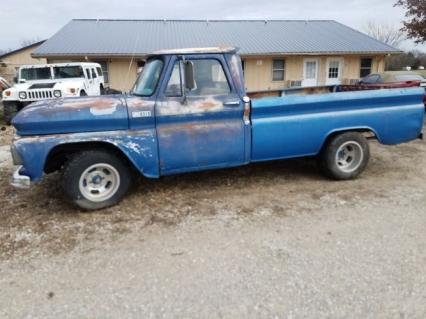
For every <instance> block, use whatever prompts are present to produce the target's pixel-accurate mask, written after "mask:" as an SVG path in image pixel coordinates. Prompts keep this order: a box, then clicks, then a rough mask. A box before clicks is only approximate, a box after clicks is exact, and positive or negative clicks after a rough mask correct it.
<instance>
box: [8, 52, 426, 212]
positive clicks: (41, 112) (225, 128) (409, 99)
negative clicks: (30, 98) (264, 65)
mask: <svg viewBox="0 0 426 319" xmlns="http://www.w3.org/2000/svg"><path fill="white" fill-rule="evenodd" d="M423 95H424V89H419V88H418V89H393V90H377V91H367V92H344V93H331V94H323V95H310V96H291V97H276V98H264V99H258V100H253V101H251V100H250V99H249V98H248V97H247V96H246V93H245V89H244V79H243V72H242V68H241V60H240V58H239V56H238V54H237V53H236V50H235V49H233V48H204V49H182V50H169V51H161V52H156V53H154V54H152V55H151V56H149V57H148V59H147V62H146V65H145V67H144V70H143V72H142V74H141V75H140V76H139V78H138V80H137V81H136V84H135V86H134V88H133V89H132V91H131V92H130V93H129V94H124V95H114V96H113V95H111V96H100V97H84V98H65V99H57V100H49V101H42V102H36V103H33V104H31V105H28V106H27V107H25V108H24V109H23V110H22V111H20V112H19V113H18V114H17V116H16V117H15V118H14V120H13V125H14V126H15V128H16V134H17V136H16V138H15V139H14V142H13V145H12V147H11V148H12V156H13V160H14V164H15V165H19V167H18V168H17V170H16V171H15V173H14V175H13V178H12V184H13V185H14V186H16V187H20V188H28V187H30V184H31V183H32V182H37V181H39V180H40V179H41V178H42V177H43V175H44V174H49V173H52V172H55V171H58V170H59V171H61V173H62V175H61V176H62V177H61V182H62V186H63V191H64V193H65V195H66V197H67V198H68V199H69V200H70V201H71V202H72V203H74V204H76V205H77V206H79V207H81V208H83V209H99V208H103V207H106V206H110V205H113V204H115V203H117V202H118V201H119V200H120V199H121V198H122V197H123V196H124V195H125V193H126V191H127V190H128V188H129V186H130V183H131V179H132V176H134V172H139V173H141V174H142V175H144V176H145V177H148V178H159V177H160V176H163V175H169V174H178V173H185V172H193V171H200V170H207V169H218V168H226V167H233V166H240V165H245V164H249V163H252V162H261V161H270V160H277V159H286V158H294V157H302V156H314V157H317V159H318V163H319V166H320V168H321V169H322V171H323V172H324V173H325V175H326V176H329V177H331V178H334V179H338V180H348V179H353V178H356V177H357V176H358V175H359V174H361V172H362V171H363V170H364V169H365V167H366V165H367V162H368V159H369V156H370V154H369V146H368V141H367V140H368V139H369V138H375V139H377V140H378V141H379V142H380V143H382V144H386V145H394V144H398V143H404V142H408V141H411V140H414V139H417V138H419V137H421V136H422V134H421V132H422V127H423V117H424V105H423V102H422V100H423Z"/></svg>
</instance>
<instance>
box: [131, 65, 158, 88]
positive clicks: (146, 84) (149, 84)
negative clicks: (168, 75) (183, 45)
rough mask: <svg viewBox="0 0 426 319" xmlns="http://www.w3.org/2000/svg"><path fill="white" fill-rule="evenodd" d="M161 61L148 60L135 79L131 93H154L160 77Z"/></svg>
mask: <svg viewBox="0 0 426 319" xmlns="http://www.w3.org/2000/svg"><path fill="white" fill-rule="evenodd" d="M162 69H163V61H162V60H160V59H152V60H149V61H148V62H147V63H146V64H145V66H144V68H143V71H142V74H141V75H140V76H139V78H138V79H137V81H136V84H135V86H134V87H133V90H132V93H133V94H134V95H139V96H150V95H152V94H153V93H154V91H155V88H156V87H157V84H158V80H159V79H160V75H161V70H162Z"/></svg>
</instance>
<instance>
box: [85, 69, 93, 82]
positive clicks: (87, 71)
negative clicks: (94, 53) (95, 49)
mask: <svg viewBox="0 0 426 319" xmlns="http://www.w3.org/2000/svg"><path fill="white" fill-rule="evenodd" d="M85 70H86V78H87V79H88V80H90V79H91V78H92V77H91V76H90V69H85Z"/></svg>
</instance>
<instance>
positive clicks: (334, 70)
mask: <svg viewBox="0 0 426 319" xmlns="http://www.w3.org/2000/svg"><path fill="white" fill-rule="evenodd" d="M342 68H343V59H342V58H329V59H327V68H326V70H325V72H326V75H325V84H326V85H338V84H341V83H342Z"/></svg>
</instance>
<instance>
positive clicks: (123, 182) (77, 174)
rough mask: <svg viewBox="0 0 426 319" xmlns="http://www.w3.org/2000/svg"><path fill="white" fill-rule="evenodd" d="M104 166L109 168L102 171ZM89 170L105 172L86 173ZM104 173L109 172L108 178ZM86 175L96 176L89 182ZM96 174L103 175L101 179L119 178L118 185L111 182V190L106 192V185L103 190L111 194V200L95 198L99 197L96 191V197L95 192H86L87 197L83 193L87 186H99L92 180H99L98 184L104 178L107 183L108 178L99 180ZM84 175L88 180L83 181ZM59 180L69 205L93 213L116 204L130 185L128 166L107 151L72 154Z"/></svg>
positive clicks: (108, 198)
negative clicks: (91, 168) (93, 168)
mask: <svg viewBox="0 0 426 319" xmlns="http://www.w3.org/2000/svg"><path fill="white" fill-rule="evenodd" d="M105 166H108V167H107V168H106V169H105ZM90 167H98V168H99V167H101V168H102V167H104V169H97V168H95V173H93V172H92V173H89V172H91V171H87V170H88V169H89V168H90ZM114 170H115V171H114ZM107 171H109V172H110V175H108V174H105V172H107ZM98 172H100V173H98ZM87 174H98V175H95V176H94V177H93V178H92V179H91V180H90V179H89V178H88V177H87V176H88V175H87ZM99 174H104V177H109V178H111V176H112V177H114V176H116V174H118V175H119V178H118V186H117V183H114V182H111V184H110V187H111V188H110V189H109V190H108V189H107V188H108V184H106V186H105V189H107V190H106V191H105V192H109V191H110V192H111V193H110V194H109V195H110V197H107V198H105V199H102V198H97V199H94V197H96V196H99V194H101V192H99V194H96V192H95V191H89V193H90V194H88V195H87V196H86V195H85V193H84V192H86V194H87V192H88V191H87V190H88V187H90V185H89V184H90V183H92V185H95V186H102V185H96V184H93V183H94V182H93V181H94V179H95V178H98V181H99V178H100V182H99V184H102V183H104V182H103V180H104V179H106V180H108V178H102V177H100V176H99ZM83 175H84V176H85V177H87V178H83V177H82V176H83ZM80 180H82V184H81V185H82V186H81V185H80ZM61 181H62V189H63V191H64V194H65V196H66V198H67V199H68V200H69V201H70V202H71V203H73V204H74V205H77V206H78V207H80V208H83V209H85V210H96V209H101V208H105V207H108V206H112V205H115V204H117V203H118V202H119V201H120V200H121V199H122V198H123V196H124V195H125V194H126V192H127V190H128V189H129V186H130V184H131V174H130V169H129V166H128V164H127V163H126V162H125V161H124V160H122V159H121V158H120V157H119V156H117V155H115V154H114V153H113V152H108V151H104V150H93V151H82V152H80V153H77V154H76V155H74V156H73V157H72V158H71V159H70V160H69V161H68V162H67V163H66V164H65V166H64V168H63V171H62V179H61ZM106 183H109V182H106ZM85 185H86V186H85ZM115 188H116V190H115ZM82 189H83V192H82ZM89 196H90V197H89Z"/></svg>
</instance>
